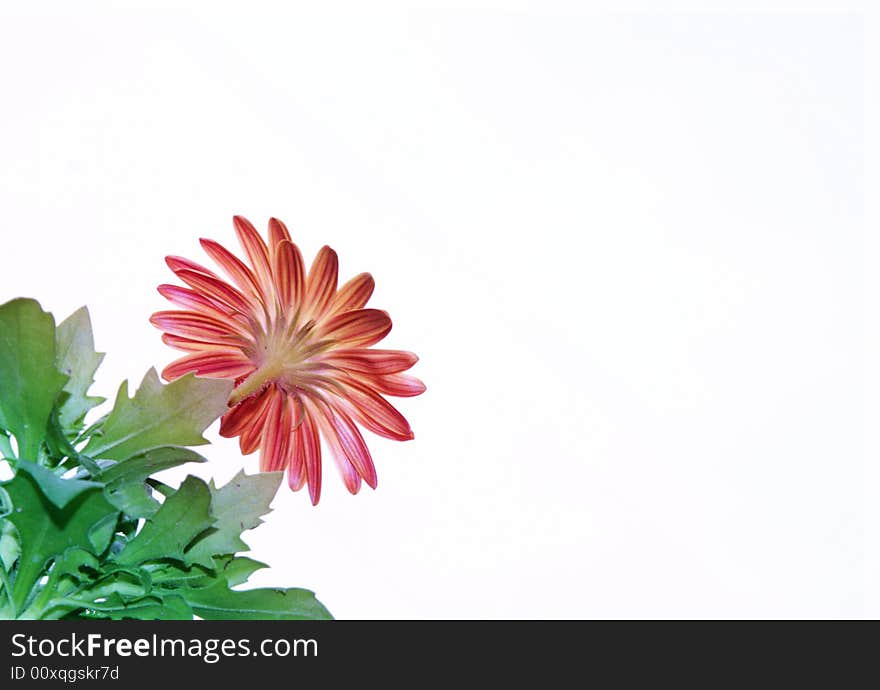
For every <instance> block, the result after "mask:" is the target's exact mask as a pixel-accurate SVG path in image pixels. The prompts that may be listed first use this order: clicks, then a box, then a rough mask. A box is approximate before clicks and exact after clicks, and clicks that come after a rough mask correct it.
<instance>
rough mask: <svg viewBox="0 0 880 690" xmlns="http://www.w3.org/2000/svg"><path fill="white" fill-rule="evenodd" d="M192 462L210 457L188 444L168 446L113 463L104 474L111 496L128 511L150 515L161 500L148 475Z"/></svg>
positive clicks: (157, 507)
mask: <svg viewBox="0 0 880 690" xmlns="http://www.w3.org/2000/svg"><path fill="white" fill-rule="evenodd" d="M188 462H207V461H206V460H205V458H203V457H202V456H201V455H199V454H198V453H196V452H195V451H192V450H189V449H187V448H179V447H177V446H165V447H162V448H154V449H153V450H148V451H147V452H145V453H142V454H141V455H138V456H136V457H133V458H129V459H128V460H124V461H122V462H119V463H117V464H115V465H112V466H110V467H108V468H106V469H105V470H104V471H103V472H102V474H101V479H102V480H103V481H104V482H106V484H107V488H106V489H105V493H106V494H107V499H108V500H109V501H110V502H111V503H112V504H113V505H115V506H116V507H117V508H119V509H120V510H121V511H122V512H124V513H125V514H126V515H130V516H131V517H150V516H152V515H154V514H155V513H156V511H157V510H158V509H159V506H160V505H161V504H160V503H159V502H158V501H157V500H156V499H155V498H153V496H152V490H151V489H150V488H149V487H148V486H147V485H146V484H145V481H146V479H147V478H148V477H151V476H152V475H154V474H155V473H156V472H161V471H162V470H167V469H170V468H172V467H178V466H179V465H183V464H185V463H188Z"/></svg>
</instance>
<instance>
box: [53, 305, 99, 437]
mask: <svg viewBox="0 0 880 690" xmlns="http://www.w3.org/2000/svg"><path fill="white" fill-rule="evenodd" d="M55 340H56V353H55V359H56V366H57V368H58V371H60V372H61V373H62V374H65V375H67V376H68V377H69V378H68V380H67V383H66V384H65V385H64V391H65V392H66V393H67V398H66V399H65V400H64V402H63V403H62V404H61V405H60V406H59V409H58V419H59V421H60V423H61V426H62V428H63V429H65V430H67V431H71V432H72V431H75V430H76V428H77V424H78V423H79V422H80V421H81V420H82V419H83V417H85V415H86V413H87V412H88V411H89V410H91V409H92V408H93V407H95V406H96V405H100V404H101V403H102V402H104V398H98V397H90V396H88V395H86V394H87V393H88V390H89V388H90V387H91V385H92V383H93V382H94V378H95V372H96V371H97V370H98V366H99V365H100V364H101V361H102V360H103V359H104V355H103V354H102V353H98V352H95V342H94V339H93V338H92V323H91V321H90V320H89V311H88V309H86V308H85V307H83V308H81V309H79V310H77V311H75V312H74V313H73V314H71V315H70V316H68V317H67V318H66V319H65V320H64V321H62V322H61V323H60V324H58V329H57V330H56V332H55Z"/></svg>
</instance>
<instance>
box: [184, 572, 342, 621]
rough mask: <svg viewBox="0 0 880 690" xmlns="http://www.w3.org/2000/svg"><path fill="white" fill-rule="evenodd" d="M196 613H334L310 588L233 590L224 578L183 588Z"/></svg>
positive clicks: (232, 616)
mask: <svg viewBox="0 0 880 690" xmlns="http://www.w3.org/2000/svg"><path fill="white" fill-rule="evenodd" d="M180 594H181V596H182V597H183V598H184V599H186V601H187V603H188V604H189V605H190V606H191V607H192V610H193V611H194V612H195V613H196V615H198V616H201V617H202V618H205V619H207V620H288V621H289V620H331V619H332V618H333V616H331V615H330V612H329V611H328V610H327V609H326V608H324V605H323V604H322V603H321V602H320V601H318V600H317V599H316V598H315V595H314V593H313V592H310V591H309V590H307V589H250V590H245V591H236V590H233V589H229V587H228V586H227V584H226V582H225V581H224V580H217V581H216V582H215V583H214V584H212V585H211V586H209V587H203V588H201V589H185V590H180Z"/></svg>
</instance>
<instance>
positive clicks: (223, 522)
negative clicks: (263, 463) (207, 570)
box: [186, 472, 282, 567]
mask: <svg viewBox="0 0 880 690" xmlns="http://www.w3.org/2000/svg"><path fill="white" fill-rule="evenodd" d="M281 477H282V473H281V472H264V473H261V474H253V475H250V476H248V475H246V474H245V473H244V472H239V473H238V474H237V475H235V477H233V478H232V480H231V481H230V482H229V483H228V484H226V485H225V486H224V487H223V488H221V489H217V488H215V487H214V482H213V481H212V482H211V494H212V501H211V513H212V514H213V516H214V520H215V523H214V525H213V526H212V527H211V528H210V529H208V530H207V531H206V532H205V533H204V534H202V535H199V538H198V539H197V540H196V541H194V542H193V544H192V545H191V546H190V547H189V549H187V552H186V556H187V558H188V559H189V560H190V562H192V563H199V564H201V565H204V566H207V567H213V562H212V557H213V556H217V555H226V554H234V553H238V552H239V551H248V550H249V547H248V545H247V544H245V543H244V542H243V541H242V540H241V538H240V536H239V535H240V534H241V533H242V531H244V530H248V529H253V528H254V527H256V526H257V525H259V524H262V522H263V521H262V520H261V519H260V516H262V515H265V514H266V513H268V512H269V511H270V508H269V504H270V503H271V502H272V499H273V498H274V497H275V493H276V492H277V491H278V486H279V484H280V483H281Z"/></svg>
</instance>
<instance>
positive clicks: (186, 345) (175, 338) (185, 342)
mask: <svg viewBox="0 0 880 690" xmlns="http://www.w3.org/2000/svg"><path fill="white" fill-rule="evenodd" d="M162 342H163V343H165V344H166V345H168V346H169V347H173V348H175V349H177V350H183V351H184V352H201V351H204V350H214V349H216V348H217V347H218V345H216V344H214V343H206V342H205V341H204V340H192V339H190V338H181V337H180V336H179V335H171V334H170V333H163V334H162ZM227 349H233V348H227Z"/></svg>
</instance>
